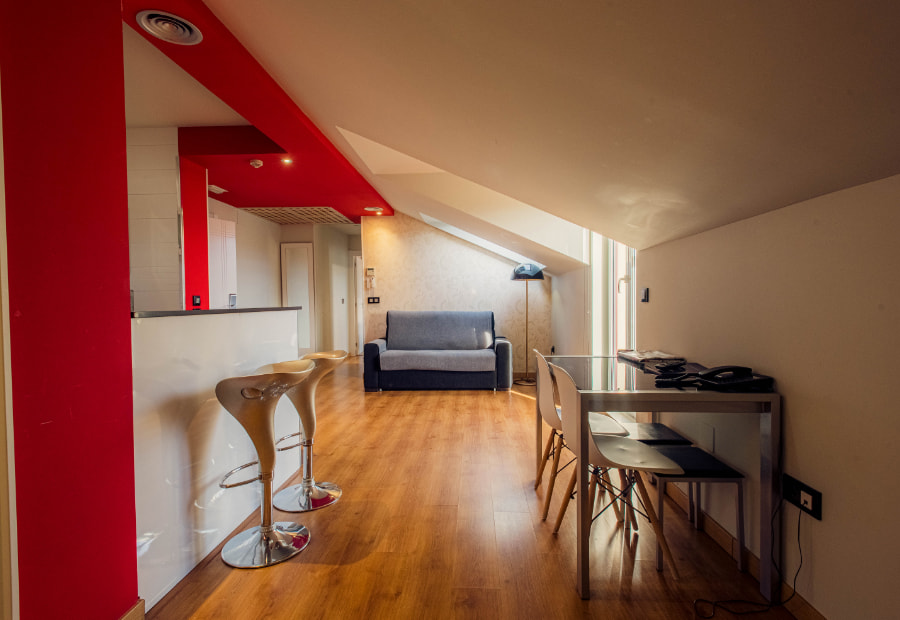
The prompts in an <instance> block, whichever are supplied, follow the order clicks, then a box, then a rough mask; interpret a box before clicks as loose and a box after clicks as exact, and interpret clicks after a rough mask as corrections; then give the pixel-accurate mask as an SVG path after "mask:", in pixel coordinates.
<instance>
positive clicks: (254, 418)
mask: <svg viewBox="0 0 900 620" xmlns="http://www.w3.org/2000/svg"><path fill="white" fill-rule="evenodd" d="M314 369H315V362H312V361H307V362H302V363H297V364H295V365H293V366H292V368H291V370H290V371H284V370H282V371H274V372H271V373H266V374H256V375H250V376H247V377H232V378H230V379H223V380H222V381H219V383H218V384H217V385H216V398H218V399H219V402H220V403H222V406H223V407H225V409H226V411H228V413H230V414H231V415H232V416H234V418H235V419H236V420H237V421H238V422H239V423H240V424H241V426H243V427H244V430H245V431H247V434H248V435H249V436H250V440H251V441H252V442H253V446H254V447H255V448H256V458H257V461H254V462H252V463H247V464H245V465H241V466H240V467H236V468H235V469H233V470H231V471H230V472H228V473H227V474H226V475H225V477H224V478H223V479H222V481H221V482H220V483H219V486H220V487H222V488H223V489H230V488H233V487H237V486H242V485H244V484H249V483H251V482H256V481H257V480H259V481H260V482H262V485H263V488H262V500H261V502H260V517H261V518H260V525H258V526H256V527H253V528H251V529H249V530H245V531H243V532H241V533H240V534H236V535H234V536H233V537H232V538H231V539H230V540H229V541H228V542H227V543H225V546H224V547H223V548H222V560H223V561H224V562H225V563H226V564H228V565H229V566H234V567H235V568H262V567H264V566H271V565H272V564H277V563H278V562H283V561H284V560H287V559H288V558H290V557H293V556H294V555H296V554H298V553H300V552H301V551H302V550H303V549H304V548H305V547H306V545H307V544H309V530H308V529H306V527H305V526H303V525H299V524H297V523H290V522H287V521H279V522H273V521H272V492H273V490H272V482H273V478H274V476H275V452H276V449H275V406H276V405H277V404H278V400H279V399H280V398H281V396H282V395H283V394H284V393H285V392H287V391H288V390H290V389H292V388H294V387H296V386H297V385H299V384H302V383H303V382H304V381H306V380H308V379H309V377H310V376H311V375H312V373H313V370H314ZM256 464H258V465H259V475H258V476H257V477H256V478H251V479H249V480H244V481H242V482H235V483H230V484H229V483H227V480H228V478H229V477H231V476H232V475H233V474H235V473H237V472H238V471H241V470H242V469H245V468H247V467H251V466H252V465H256Z"/></svg>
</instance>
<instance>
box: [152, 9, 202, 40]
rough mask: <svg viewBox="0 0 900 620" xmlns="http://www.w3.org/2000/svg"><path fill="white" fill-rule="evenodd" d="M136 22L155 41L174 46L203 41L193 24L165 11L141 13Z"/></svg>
mask: <svg viewBox="0 0 900 620" xmlns="http://www.w3.org/2000/svg"><path fill="white" fill-rule="evenodd" d="M137 22H138V23H139V24H140V25H141V28H143V29H144V30H146V31H147V32H149V33H150V34H152V35H153V36H154V37H156V38H157V39H162V40H163V41H168V42H169V43H175V44H176V45H197V44H198V43H200V41H202V40H203V35H202V34H201V33H200V30H198V29H197V27H196V26H195V25H194V24H192V23H191V22H189V21H188V20H186V19H183V18H181V17H178V16H177V15H172V14H171V13H166V12H165V11H153V10H149V11H141V12H140V13H138V14H137Z"/></svg>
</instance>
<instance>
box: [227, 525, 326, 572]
mask: <svg viewBox="0 0 900 620" xmlns="http://www.w3.org/2000/svg"><path fill="white" fill-rule="evenodd" d="M308 544H309V530H308V529H306V526H305V525H300V524H298V523H289V522H287V521H278V522H276V523H274V524H273V525H272V528H271V530H270V531H269V532H268V533H263V532H262V528H261V526H259V525H257V526H256V527H252V528H250V529H249V530H244V531H243V532H241V533H240V534H237V535H235V536H234V537H232V538H231V540H229V541H228V542H227V543H225V546H224V547H223V548H222V561H223V562H225V563H226V564H228V565H229V566H233V567H234V568H264V567H266V566H271V565H272V564H278V563H279V562H284V561H285V560H287V559H290V558H292V557H294V556H295V555H297V554H298V553H300V552H301V551H303V549H305V548H306V545H308Z"/></svg>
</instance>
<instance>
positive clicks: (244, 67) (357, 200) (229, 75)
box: [122, 0, 393, 222]
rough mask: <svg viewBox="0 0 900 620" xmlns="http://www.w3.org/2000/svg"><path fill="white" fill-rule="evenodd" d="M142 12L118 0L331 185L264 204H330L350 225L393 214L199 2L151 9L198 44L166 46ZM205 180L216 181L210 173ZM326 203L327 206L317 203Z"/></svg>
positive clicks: (126, 14) (167, 0) (131, 17)
mask: <svg viewBox="0 0 900 620" xmlns="http://www.w3.org/2000/svg"><path fill="white" fill-rule="evenodd" d="M146 8H147V4H146V3H145V2H144V0H141V1H138V0H123V3H122V18H123V20H124V21H125V22H126V23H127V24H128V25H130V26H131V27H132V28H133V29H134V30H135V31H136V32H138V33H139V34H141V35H142V36H143V37H144V38H145V39H147V40H148V41H149V42H150V43H152V44H153V45H154V46H155V47H157V48H158V49H159V50H160V51H162V52H163V53H164V54H165V55H166V56H168V57H169V58H170V59H172V60H173V61H174V62H175V63H176V64H177V65H179V66H180V67H181V68H182V69H184V70H185V71H186V72H187V73H189V74H190V75H192V76H193V77H194V78H195V79H196V80H197V81H199V82H200V83H201V84H203V85H204V86H205V87H206V88H208V89H209V90H210V91H211V92H212V93H213V94H215V95H216V96H217V97H219V98H220V99H222V101H224V102H225V103H226V104H228V105H229V106H231V108H232V109H233V110H234V111H235V112H237V113H238V114H240V115H241V116H243V117H244V118H245V119H247V121H249V122H250V123H252V124H253V125H254V126H255V127H256V128H258V129H259V130H260V131H262V132H263V133H264V134H265V135H266V136H268V137H269V138H270V139H271V140H273V141H275V142H276V143H277V144H278V145H280V146H281V147H282V148H283V149H284V150H285V152H286V153H287V154H288V155H290V156H291V157H292V158H295V160H296V161H295V164H296V165H297V171H298V172H297V174H301V173H303V172H304V170H307V166H309V167H310V168H314V169H315V170H314V174H315V176H317V178H318V180H319V181H320V182H324V183H326V184H327V185H328V186H329V187H330V190H328V191H322V192H314V193H313V194H312V195H310V196H309V197H301V198H300V199H299V202H304V203H308V204H272V205H268V206H330V207H333V208H334V209H336V210H337V211H340V212H341V213H343V214H344V215H345V216H347V217H348V218H350V219H351V220H352V221H354V222H359V217H360V216H362V215H365V214H366V212H365V208H366V207H381V208H382V209H384V211H383V214H384V215H390V214H393V209H392V208H391V206H390V205H389V204H388V203H387V202H386V201H385V200H384V198H382V197H381V195H379V194H378V192H377V191H376V190H375V188H373V187H372V186H371V185H370V184H369V182H368V181H366V179H365V178H363V176H362V175H361V174H360V173H359V172H358V171H357V170H356V169H355V168H354V167H353V166H352V165H351V164H350V162H349V161H347V159H346V158H345V157H344V156H343V154H342V153H341V152H340V151H339V150H338V149H337V148H336V147H335V146H334V145H333V144H332V143H331V141H330V140H328V138H327V137H326V136H325V135H324V134H323V133H322V132H321V131H320V130H319V129H318V127H316V126H315V125H314V124H313V122H312V121H311V120H310V119H309V117H307V116H306V115H305V114H304V113H303V111H302V110H300V108H299V107H297V105H296V104H295V103H294V101H293V100H292V99H291V98H290V97H289V96H288V94H287V93H286V92H284V90H283V89H282V88H281V87H280V86H279V85H278V84H277V83H276V82H275V80H274V79H272V77H271V76H270V75H269V74H268V73H267V72H266V70H265V69H264V68H263V67H262V66H261V65H260V64H259V62H257V61H256V59H255V58H253V56H251V55H250V53H249V52H248V51H247V50H246V49H245V48H244V46H243V45H242V44H241V43H240V41H238V40H237V38H236V37H235V36H234V35H233V34H232V33H231V32H230V31H229V30H228V29H227V28H226V27H225V25H224V24H222V22H221V21H219V19H218V18H217V17H216V16H215V15H214V14H213V13H212V11H210V10H209V8H208V7H207V6H206V5H204V4H203V3H202V2H200V1H199V0H161V1H159V2H154V3H153V8H154V9H155V10H159V11H164V12H166V13H172V14H174V15H178V16H179V17H182V18H184V19H186V20H188V21H189V22H191V23H192V24H193V25H194V26H196V27H197V28H198V29H199V30H200V32H201V33H202V34H203V40H202V41H201V42H200V43H199V44H198V45H191V46H187V45H175V44H172V43H167V42H165V41H162V40H160V39H157V38H156V37H153V36H152V35H150V34H148V33H147V32H145V31H144V29H143V28H141V27H140V25H138V23H137V19H136V15H137V14H138V13H139V12H140V11H142V10H144V9H146ZM295 153H296V154H297V155H295ZM301 156H302V157H301ZM192 159H194V158H192ZM312 172H313V171H312V170H310V171H309V173H306V177H308V178H312V175H311V174H310V173H312ZM210 182H211V183H215V181H214V180H213V178H212V175H211V178H210ZM295 186H296V184H295ZM325 199H328V200H330V201H331V202H329V203H323V202H317V201H319V200H325ZM295 202H297V201H296V200H295Z"/></svg>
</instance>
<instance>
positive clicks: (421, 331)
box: [387, 310, 494, 370]
mask: <svg viewBox="0 0 900 620" xmlns="http://www.w3.org/2000/svg"><path fill="white" fill-rule="evenodd" d="M493 337H494V314H493V312H490V311H488V312H450V311H447V312H434V311H428V312H415V311H407V310H391V311H389V312H388V313H387V348H388V350H394V349H398V350H404V351H423V350H437V349H445V350H476V349H488V348H490V347H492V346H493V344H494V341H493ZM491 370H493V368H491Z"/></svg>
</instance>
